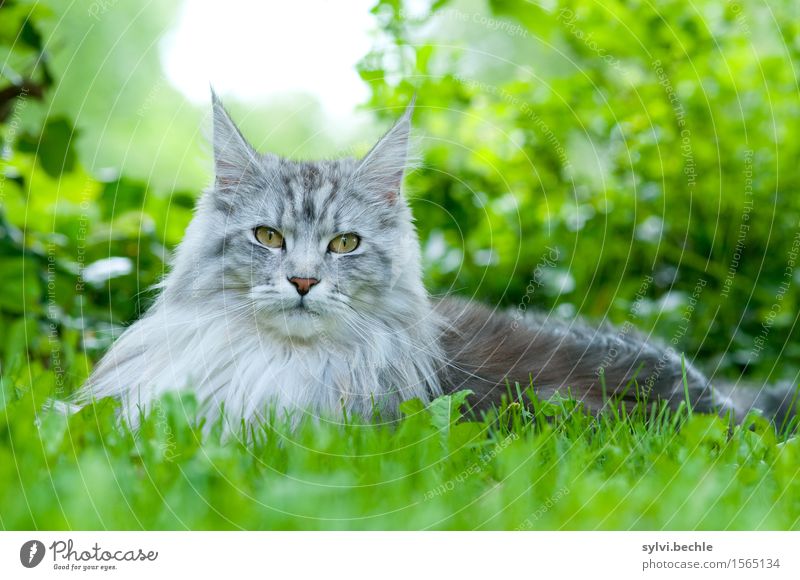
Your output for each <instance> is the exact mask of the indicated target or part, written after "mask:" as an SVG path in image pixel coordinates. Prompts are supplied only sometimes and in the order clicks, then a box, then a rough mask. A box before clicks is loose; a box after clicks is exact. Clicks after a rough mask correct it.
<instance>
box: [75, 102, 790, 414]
mask: <svg viewBox="0 0 800 580" xmlns="http://www.w3.org/2000/svg"><path fill="white" fill-rule="evenodd" d="M410 117H411V107H409V109H408V110H407V111H406V113H405V114H404V115H403V116H402V117H401V118H400V120H399V121H398V122H397V124H396V125H395V126H394V127H392V129H390V130H389V131H388V132H387V133H386V135H385V136H384V137H383V138H382V139H381V140H380V141H379V142H378V143H377V144H376V145H375V147H374V148H373V149H372V150H371V151H370V152H369V153H368V154H367V155H366V156H365V158H363V159H361V160H356V159H341V160H336V161H320V162H312V163H309V162H304V163H303V162H291V161H287V160H285V159H281V158H278V157H276V156H274V155H269V154H266V155H262V154H259V153H257V152H256V151H255V150H254V149H253V148H252V147H251V146H250V145H249V144H248V143H247V142H246V141H245V139H244V137H243V136H242V134H241V133H240V132H239V130H238V129H237V128H236V126H235V125H234V123H233V121H232V120H231V119H230V117H229V116H228V114H227V112H226V111H225V109H224V108H223V106H222V103H221V102H220V101H219V99H218V98H217V97H216V95H213V121H214V122H213V126H214V137H213V145H214V162H215V181H214V185H213V186H212V187H210V188H209V189H208V190H207V191H206V192H205V193H204V195H203V196H202V198H201V200H200V202H199V204H198V207H197V211H196V214H195V216H194V218H193V220H192V223H191V224H190V226H189V228H188V229H187V232H186V235H185V238H184V240H183V242H182V243H181V244H180V246H179V248H178V250H177V252H176V255H175V260H174V264H173V266H172V269H171V271H170V273H169V274H168V275H167V277H166V278H165V279H164V281H163V282H162V284H161V293H160V295H159V297H158V299H157V300H156V302H155V304H154V305H153V306H152V307H151V309H150V310H149V311H148V312H147V313H146V314H145V315H144V316H143V317H142V318H141V319H140V320H138V321H137V322H135V323H134V324H133V325H132V326H130V327H129V328H128V329H127V330H126V331H125V332H124V333H123V335H122V336H121V337H120V338H119V339H118V340H117V341H116V343H115V344H114V345H113V346H112V348H111V349H110V350H109V351H108V353H106V355H105V356H104V357H103V359H102V360H101V361H100V363H99V364H98V366H97V367H96V368H95V370H94V372H93V373H92V375H91V377H90V378H89V380H88V382H87V383H86V385H85V386H84V387H83V389H81V390H80V392H79V393H78V394H77V396H76V398H75V400H74V402H75V403H77V404H79V405H81V404H85V403H87V402H88V401H90V400H91V399H92V398H102V397H116V398H118V399H119V400H120V401H121V402H122V409H123V416H124V418H125V420H126V421H127V422H128V423H130V424H131V425H133V426H136V425H137V422H138V419H139V416H140V413H142V412H145V413H146V412H147V411H148V410H149V409H150V407H151V405H152V403H153V401H154V400H155V399H156V398H158V397H160V396H161V395H162V394H164V393H165V392H168V391H172V390H181V389H190V390H192V391H193V392H194V393H195V395H196V396H197V399H198V400H199V402H200V418H202V419H206V420H207V424H212V423H213V422H214V421H215V420H216V419H217V418H218V417H219V416H220V414H221V412H222V410H223V409H224V416H225V417H226V421H227V424H228V426H229V427H230V428H231V429H236V428H238V426H239V425H240V424H241V422H242V421H244V422H245V423H246V424H250V425H252V424H254V423H257V422H258V421H260V420H263V418H264V412H265V411H266V410H267V409H268V408H272V409H275V408H277V410H278V411H279V412H283V411H285V412H288V413H291V414H292V415H293V416H294V417H297V418H299V417H301V416H303V414H311V415H314V416H318V415H320V414H324V415H336V414H353V413H357V414H359V415H361V416H369V415H370V414H371V413H372V412H373V411H374V410H376V408H377V409H378V410H379V411H381V412H382V413H383V414H388V415H392V414H395V413H396V412H397V409H398V406H399V404H400V402H402V401H403V400H406V399H411V398H418V399H421V400H422V401H429V400H430V399H431V398H433V397H436V396H438V395H440V394H442V393H446V392H452V391H454V390H458V389H471V390H472V391H473V392H474V393H475V400H474V402H475V404H477V405H478V406H484V405H488V404H490V403H495V402H497V401H499V399H500V397H501V395H502V394H503V393H505V392H506V389H507V385H508V384H509V383H514V382H519V383H521V384H523V385H527V384H528V383H529V382H531V381H532V383H533V385H534V387H535V388H536V389H537V391H538V392H539V394H540V396H543V397H547V396H550V395H552V394H555V393H563V394H566V391H567V389H569V392H570V393H571V394H572V395H573V396H575V397H577V398H578V399H581V400H583V401H584V402H585V403H586V404H587V405H588V406H589V407H590V408H592V409H600V408H602V406H603V405H604V404H605V401H606V397H607V396H610V395H612V394H616V395H618V396H621V397H623V398H625V397H628V398H632V397H634V396H635V397H642V396H645V397H648V398H656V397H658V398H661V399H664V400H666V401H668V402H669V403H670V404H671V405H673V406H675V405H677V404H679V403H680V401H682V400H684V398H685V396H686V392H685V390H684V377H685V381H686V386H687V387H688V393H689V396H690V399H691V402H692V404H693V406H694V408H695V409H697V410H701V411H720V412H728V411H732V412H733V413H734V414H735V415H736V416H737V417H739V418H741V417H742V416H743V415H744V414H745V413H746V412H747V411H748V410H749V409H750V408H752V407H762V408H765V410H766V411H767V412H770V413H779V414H780V417H781V418H786V417H787V416H788V415H789V414H790V413H791V410H790V409H789V408H788V407H789V404H788V400H789V394H790V389H788V388H787V389H783V390H781V391H773V392H770V393H768V394H766V395H762V396H760V397H756V396H742V393H741V390H740V392H739V393H738V394H737V393H736V392H735V391H736V390H735V389H732V388H728V389H727V390H725V389H721V390H715V389H714V388H712V386H711V385H710V383H709V381H708V379H707V378H706V377H705V376H704V375H703V374H702V373H701V372H700V371H699V370H697V369H696V368H694V367H693V366H692V365H685V366H684V365H683V364H682V361H681V360H680V357H679V356H678V354H677V353H675V352H674V351H671V350H670V349H668V348H665V347H663V346H659V345H657V344H652V343H650V342H648V341H646V340H644V339H643V338H642V337H640V336H638V335H635V334H633V333H619V332H616V331H615V330H614V329H613V328H610V327H601V328H592V327H590V326H587V325H586V324H584V323H582V322H579V321H576V322H567V321H560V320H554V319H552V318H551V317H545V316H543V315H539V316H530V317H527V318H525V319H522V320H518V319H515V318H514V317H512V316H510V315H509V314H507V313H502V312H497V311H494V310H491V309H489V308H487V307H485V306H482V305H480V304H476V303H473V302H466V301H460V300H455V299H444V300H438V301H432V300H431V299H430V298H429V297H428V295H427V293H426V291H425V289H424V287H423V284H422V271H421V265H420V249H419V242H418V239H417V235H416V231H415V229H414V226H413V220H412V216H411V212H410V209H409V207H408V204H407V202H406V200H405V198H404V196H403V195H402V194H401V182H402V177H403V172H404V169H405V168H406V166H407V162H408V159H407V157H408V138H409V132H410ZM258 226H268V227H272V228H274V229H276V230H278V231H280V232H282V233H283V235H284V239H285V242H286V243H285V246H284V247H283V248H267V247H264V246H263V245H260V244H259V242H258V240H257V239H256V238H254V234H253V232H254V229H255V228H257V227H258ZM347 232H354V233H357V234H358V235H359V236H360V237H361V240H362V241H361V245H360V246H359V247H358V248H357V249H356V250H355V251H354V252H353V253H352V254H345V255H336V254H332V253H331V252H328V251H326V247H327V244H328V242H329V241H330V240H331V239H332V238H333V237H334V236H336V235H338V234H343V233H347ZM293 276H297V277H308V278H315V279H318V280H319V283H318V284H317V285H316V286H314V287H313V288H312V289H311V290H310V291H309V293H308V295H307V296H302V297H301V296H298V292H297V291H296V289H295V288H294V287H293V285H292V284H291V282H290V281H289V278H291V277H293ZM631 384H635V387H634V388H633V389H631V390H629V391H625V389H626V387H627V388H629V387H630V385H631Z"/></svg>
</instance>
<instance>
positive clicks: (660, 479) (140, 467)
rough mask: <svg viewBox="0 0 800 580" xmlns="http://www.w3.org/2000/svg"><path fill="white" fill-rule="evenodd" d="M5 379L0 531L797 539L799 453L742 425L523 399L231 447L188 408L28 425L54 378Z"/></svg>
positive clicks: (311, 426)
mask: <svg viewBox="0 0 800 580" xmlns="http://www.w3.org/2000/svg"><path fill="white" fill-rule="evenodd" d="M17 374H18V375H19V376H17V377H14V376H8V375H7V376H4V377H3V379H2V382H3V384H2V399H1V400H0V481H2V482H3V485H2V486H0V526H2V528H4V529H58V530H62V529H115V530H116V529H126V530H127V529H131V530H139V529H147V530H153V529H170V530H172V529H177V530H182V529H193V530H196V529H248V530H251V529H358V530H361V529H510V530H514V529H531V530H539V529H547V530H562V529H570V530H571V529H581V530H596V529H602V530H627V529H648V530H649V529H659V530H661V529H665V530H684V529H707V530H729V529H731V530H762V529H771V530H775V529H778V530H789V529H800V440H799V439H798V438H797V437H787V436H779V435H777V434H776V430H775V429H774V427H773V426H772V425H770V424H769V423H768V422H767V421H765V420H764V419H762V418H760V417H758V416H756V415H751V416H750V417H749V418H748V420H747V421H746V422H745V424H744V425H743V426H735V427H733V428H732V429H729V425H728V423H727V422H726V420H724V419H722V418H719V417H715V416H709V415H701V414H697V413H694V414H693V413H692V412H691V410H689V409H686V408H681V409H679V410H678V411H677V412H674V413H673V412H669V411H668V410H667V409H665V408H664V407H659V406H657V405H651V406H650V407H647V406H646V405H644V404H639V405H636V406H634V407H633V408H632V409H623V410H621V411H616V410H613V409H611V410H609V411H608V412H606V413H604V414H603V415H601V416H600V417H599V418H596V417H593V416H591V415H588V414H587V413H585V412H584V411H583V409H582V407H581V406H580V405H579V404H577V403H576V402H575V401H572V400H569V399H565V400H558V401H550V402H540V401H537V400H536V399H535V397H532V396H531V391H530V390H529V391H528V392H527V393H523V394H522V395H521V396H520V395H519V394H518V395H517V396H515V397H514V399H516V400H515V401H514V402H511V403H510V404H504V405H503V406H502V407H501V408H499V409H496V410H494V411H493V412H491V413H489V414H483V415H482V416H480V417H477V416H475V414H474V413H472V412H469V411H464V408H465V406H464V404H463V403H464V398H465V396H466V393H456V394H454V395H453V396H448V397H442V398H440V399H437V400H436V401H434V402H433V403H432V404H431V405H429V406H428V407H424V406H423V405H422V404H420V403H419V402H417V401H409V402H407V403H405V404H404V406H403V417H402V418H401V419H400V420H398V421H394V422H382V421H381V420H380V419H379V418H372V419H371V420H367V421H361V420H359V419H357V418H349V419H348V420H347V421H346V422H345V423H344V424H342V422H339V423H338V424H337V423H335V422H329V421H321V420H314V421H311V420H308V421H301V422H300V425H299V426H297V427H296V428H294V429H289V427H288V418H272V419H271V420H270V421H268V422H267V424H265V425H264V426H263V428H260V429H258V430H253V431H251V432H250V433H249V435H248V437H249V439H250V442H249V443H248V444H245V443H243V442H242V441H241V440H238V439H237V438H227V439H226V438H225V437H223V436H221V428H220V426H219V425H217V426H214V427H213V428H211V429H207V430H206V431H207V433H206V434H205V435H204V434H203V431H202V428H201V427H198V426H197V425H192V422H191V420H190V419H189V418H190V417H191V416H192V411H193V405H194V402H193V400H192V398H191V397H190V396H188V395H187V396H183V397H177V396H173V397H168V398H165V399H163V400H161V401H160V404H159V405H157V406H156V407H155V409H154V411H153V412H152V413H151V414H150V415H149V416H148V417H147V418H146V419H145V420H144V423H143V425H142V427H141V430H140V431H139V432H138V433H137V434H136V435H134V434H132V433H131V432H130V431H128V430H126V429H124V428H121V427H119V426H118V425H117V422H116V419H115V416H114V407H115V404H114V402H113V401H108V400H107V401H101V402H99V403H97V404H96V405H95V406H93V407H88V408H86V409H84V410H83V411H82V412H81V413H79V414H77V415H73V416H71V417H69V418H67V417H65V416H63V415H60V414H58V413H56V412H53V411H41V410H40V409H41V406H42V403H44V401H46V399H47V394H48V392H50V391H51V390H52V385H53V378H52V376H48V375H47V374H46V373H43V375H42V376H40V377H38V378H34V380H33V382H32V383H31V382H30V377H28V376H24V377H23V375H22V374H21V373H17ZM25 384H28V385H30V384H34V385H35V387H34V388H33V389H32V390H31V389H30V388H26V387H25ZM519 401H521V402H522V404H520V402H519Z"/></svg>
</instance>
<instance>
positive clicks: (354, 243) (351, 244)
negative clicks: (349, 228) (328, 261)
mask: <svg viewBox="0 0 800 580" xmlns="http://www.w3.org/2000/svg"><path fill="white" fill-rule="evenodd" d="M360 242H361V238H359V237H358V236H357V235H355V234H339V235H338V236H336V237H335V238H333V239H332V240H331V243H330V244H328V249H329V250H330V251H331V252H335V253H337V254H349V253H350V252H352V251H353V250H355V249H356V248H357V247H358V244H359V243H360Z"/></svg>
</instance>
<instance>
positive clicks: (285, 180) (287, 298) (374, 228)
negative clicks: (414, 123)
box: [167, 96, 425, 341]
mask: <svg viewBox="0 0 800 580" xmlns="http://www.w3.org/2000/svg"><path fill="white" fill-rule="evenodd" d="M411 111H412V106H409V107H408V109H407V110H406V111H405V113H404V114H403V115H402V116H401V117H400V119H399V121H397V123H396V124H395V125H394V126H393V127H392V128H391V129H390V130H389V131H388V132H387V133H386V134H385V136H384V137H383V138H382V139H380V141H379V142H378V143H377V144H376V145H375V146H374V147H373V148H372V149H371V150H370V151H369V153H367V154H366V155H365V156H364V157H363V158H361V159H353V158H343V159H337V160H330V161H314V162H299V161H291V160H288V159H283V158H280V157H278V156H276V155H272V154H261V153H258V152H257V151H256V150H255V148H254V147H252V146H251V145H250V144H249V143H248V142H247V141H246V140H245V138H244V137H243V136H242V134H241V132H240V131H239V130H238V129H237V127H236V125H235V124H234V122H233V120H232V119H231V118H230V116H229V115H228V113H227V112H226V111H225V109H224V108H223V106H222V103H221V102H220V101H219V99H218V98H217V97H216V96H213V121H214V134H213V149H214V168H215V181H214V185H213V187H212V188H210V189H209V191H207V192H206V194H205V195H204V198H203V200H202V201H201V204H200V208H199V210H198V214H197V216H196V218H195V219H194V220H193V223H192V224H191V226H190V228H189V230H188V231H187V236H186V239H185V240H184V243H183V244H182V245H181V248H180V249H179V251H178V259H177V264H176V275H177V276H178V277H179V278H182V282H181V283H180V285H181V286H182V294H184V296H185V295H186V293H187V292H189V293H192V289H193V288H194V289H195V290H196V291H195V292H193V296H194V298H195V299H197V300H218V299H219V298H220V297H221V296H224V297H227V298H228V303H226V304H228V305H229V307H230V308H231V309H238V308H241V309H242V312H245V311H246V310H245V309H247V308H250V310H251V311H252V312H255V313H256V316H257V318H258V320H259V324H260V325H261V326H262V327H264V328H265V329H267V330H269V331H271V332H274V333H276V334H278V335H280V336H284V337H286V338H289V339H296V340H300V341H312V340H315V337H318V336H320V335H321V334H324V335H325V336H327V340H331V339H332V338H331V337H334V338H333V340H335V337H336V336H337V335H338V336H343V337H344V336H346V335H347V334H348V333H359V332H361V333H363V332H364V330H365V327H364V321H365V320H369V319H371V318H375V317H379V316H382V315H383V314H384V313H386V312H387V311H392V310H397V311H398V312H397V315H398V316H413V312H409V310H410V309H411V310H413V307H414V302H415V301H419V300H425V297H424V296H425V295H424V290H423V289H422V285H421V282H420V276H421V274H420V267H419V243H418V241H417V237H416V234H415V232H414V228H413V225H412V220H411V213H410V211H409V208H408V205H407V203H406V200H405V199H404V196H403V194H402V192H401V183H402V179H403V174H404V171H405V168H406V165H407V157H408V141H409V132H410V122H411ZM187 285H188V286H189V287H188V288H187V287H186V286H187ZM167 289H169V288H167ZM234 315H235V314H234ZM340 333H341V334H340Z"/></svg>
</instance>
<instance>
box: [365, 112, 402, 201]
mask: <svg viewBox="0 0 800 580" xmlns="http://www.w3.org/2000/svg"><path fill="white" fill-rule="evenodd" d="M415 100H416V96H414V97H412V98H411V102H410V103H409V104H408V107H406V110H405V112H404V113H403V115H402V116H401V117H400V119H398V121H397V122H396V123H395V124H394V126H393V127H392V128H391V129H389V131H388V132H387V133H386V134H385V135H384V136H383V137H382V138H381V139H380V141H378V142H377V143H376V144H375V146H374V147H373V148H372V149H371V150H370V152H369V153H367V154H366V155H365V156H364V159H362V160H361V162H360V163H359V165H358V168H357V169H356V177H357V179H358V180H359V181H360V182H361V183H362V184H363V185H364V187H366V188H367V189H369V190H370V191H372V192H374V193H375V195H378V196H380V197H381V198H382V199H384V200H386V201H388V202H389V203H391V204H393V203H395V202H396V201H397V199H398V198H399V197H400V186H401V184H402V182H403V174H404V173H405V171H406V168H407V167H408V165H409V153H408V148H409V143H408V141H409V136H410V134H411V115H412V114H413V112H414V101H415Z"/></svg>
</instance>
